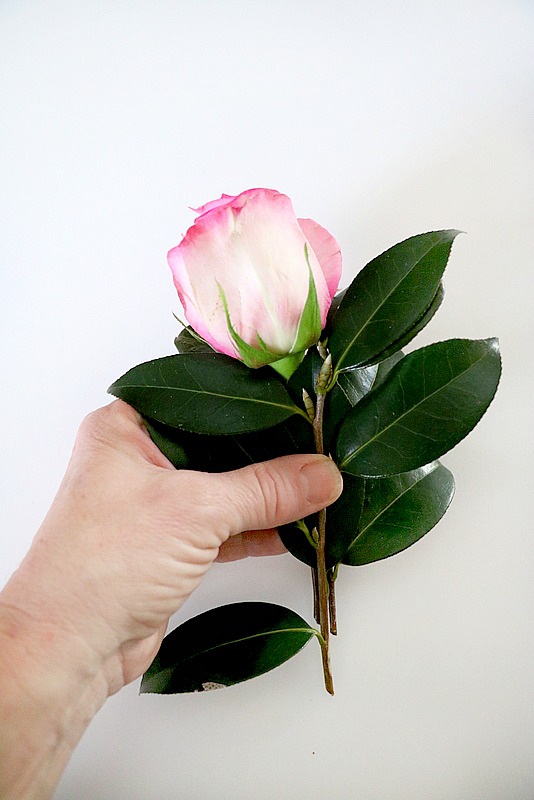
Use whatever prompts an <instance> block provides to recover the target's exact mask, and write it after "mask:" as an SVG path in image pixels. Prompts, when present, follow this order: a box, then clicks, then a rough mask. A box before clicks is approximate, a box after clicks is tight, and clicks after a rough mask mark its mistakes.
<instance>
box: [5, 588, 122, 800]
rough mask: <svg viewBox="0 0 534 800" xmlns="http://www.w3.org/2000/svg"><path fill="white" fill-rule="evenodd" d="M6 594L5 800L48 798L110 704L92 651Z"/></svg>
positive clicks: (8, 592)
mask: <svg viewBox="0 0 534 800" xmlns="http://www.w3.org/2000/svg"><path fill="white" fill-rule="evenodd" d="M11 589H12V584H11V586H10V584H8V587H6V589H4V591H3V592H2V593H0V686H1V687H2V690H1V693H0V731H2V736H1V737H0V765H1V766H0V797H2V798H3V799H4V798H5V800H11V798H17V800H18V798H24V800H26V799H28V800H30V798H36V799H37V798H39V800H41V799H43V800H44V798H47V797H50V796H51V794H52V792H53V790H54V788H55V785H56V783H57V781H58V780H59V777H60V775H61V773H62V771H63V769H64V767H65V765H66V764H67V762H68V760H69V758H70V755H71V753H72V750H73V749H74V747H75V746H76V744H77V742H78V741H79V739H80V738H81V736H82V734H83V732H84V730H85V728H86V727H87V725H88V724H89V722H90V721H91V719H92V717H93V716H94V714H95V713H96V712H97V711H98V709H99V708H100V706H101V705H102V704H103V702H104V700H105V699H106V696H107V682H106V681H105V678H104V670H103V669H102V666H101V664H99V663H98V660H97V658H96V657H95V655H94V653H92V652H91V651H90V649H89V648H88V646H87V645H86V644H85V643H84V642H83V640H81V639H79V637H76V636H74V635H72V634H69V633H68V632H67V631H64V630H61V629H60V628H58V627H57V626H56V625H54V624H53V623H52V622H50V623H47V622H46V621H44V620H43V619H42V618H37V617H36V616H35V615H33V614H31V613H30V612H28V611H27V610H25V609H23V608H21V607H20V605H19V604H18V603H16V602H14V601H13V596H12V590H11Z"/></svg>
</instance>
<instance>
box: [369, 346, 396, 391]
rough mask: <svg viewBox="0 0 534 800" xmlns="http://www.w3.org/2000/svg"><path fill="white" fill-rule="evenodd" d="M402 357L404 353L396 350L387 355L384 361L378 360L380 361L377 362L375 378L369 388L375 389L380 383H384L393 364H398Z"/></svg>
mask: <svg viewBox="0 0 534 800" xmlns="http://www.w3.org/2000/svg"><path fill="white" fill-rule="evenodd" d="M403 358H404V353H403V352H402V350H399V351H398V352H396V353H393V355H392V356H388V358H386V359H385V360H384V361H380V363H379V364H377V366H378V369H377V371H376V375H375V380H374V383H373V385H372V387H371V388H372V389H377V388H378V387H379V386H380V384H381V383H384V381H385V379H386V378H387V376H388V375H389V373H390V372H391V370H392V369H393V367H394V366H395V364H398V363H399V361H400V360H401V359H403Z"/></svg>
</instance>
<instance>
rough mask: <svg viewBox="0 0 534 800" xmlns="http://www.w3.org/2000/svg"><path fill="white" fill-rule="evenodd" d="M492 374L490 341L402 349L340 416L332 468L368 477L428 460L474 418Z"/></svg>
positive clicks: (485, 401) (485, 402) (495, 361)
mask: <svg viewBox="0 0 534 800" xmlns="http://www.w3.org/2000/svg"><path fill="white" fill-rule="evenodd" d="M500 373H501V360H500V355H499V348H498V342H497V340H496V339H487V340H480V341H471V340H469V339H452V340H450V341H447V342H439V343H438V344H432V345H430V346H429V347H424V348H422V349H421V350H416V351H415V352H413V353H410V354H409V355H407V356H405V357H404V358H403V359H402V360H401V361H400V362H399V363H398V364H397V365H396V366H395V367H394V368H393V369H392V370H391V372H390V373H389V375H388V376H387V378H386V379H385V381H384V382H383V383H382V384H381V385H380V386H379V387H378V388H377V389H375V390H373V391H372V392H370V393H369V394H368V395H367V396H366V397H365V398H364V399H363V400H362V401H361V402H360V403H358V405H357V406H355V407H354V408H353V409H352V411H350V412H349V414H348V415H347V416H346V417H345V419H344V421H343V422H342V424H341V426H340V428H339V432H338V439H337V444H336V453H337V463H338V465H339V466H340V468H341V469H342V470H344V471H345V472H350V473H351V474H354V475H368V476H375V477H376V476H383V475H394V474H397V473H400V472H407V471H409V470H412V469H417V468H418V467H421V466H423V465H424V464H429V463H430V462H431V461H435V460H436V459H437V458H439V457H440V456H441V455H443V453H446V452H447V451H448V450H450V449H451V448H452V447H454V446H455V445H456V444H458V442H459V441H460V440H461V439H463V438H464V436H466V435H467V434H468V433H469V432H470V431H471V430H472V428H474V426H475V425H476V424H477V422H478V421H479V420H480V418H481V417H482V415H483V414H484V412H485V411H486V409H487V407H488V406H489V404H490V402H491V400H492V399H493V396H494V394H495V391H496V389H497V385H498V382H499V377H500Z"/></svg>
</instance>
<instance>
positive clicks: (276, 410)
mask: <svg viewBox="0 0 534 800" xmlns="http://www.w3.org/2000/svg"><path fill="white" fill-rule="evenodd" d="M108 391H109V392H110V393H111V394H113V395H115V396H116V397H120V398H121V399H122V400H125V401H126V402H127V403H129V404H130V405H131V406H133V407H134V408H135V409H136V410H137V411H139V413H140V414H143V415H144V416H146V417H149V418H150V419H153V420H156V421H157V422H162V423H164V424H165V425H170V426H171V427H175V428H181V429H184V430H189V431H193V432H194V433H204V434H231V433H245V432H247V431H254V430H261V429H263V428H268V427H270V426H272V425H276V424H278V423H279V422H282V421H283V420H285V419H287V418H288V417H290V416H291V415H292V414H300V415H301V416H303V417H305V418H306V414H305V412H304V411H303V410H302V409H300V408H298V406H296V405H295V404H294V403H293V401H292V400H291V398H290V396H289V394H288V393H287V390H286V388H285V386H284V385H283V384H282V382H281V381H279V380H278V379H277V378H275V377H274V373H273V372H272V371H271V370H269V371H267V370H250V369H248V368H247V367H245V366H244V365H243V364H241V363H240V362H238V361H236V360H235V359H233V358H230V357H229V356H224V355H221V354H220V353H212V354H208V353H189V354H185V355H178V356H166V357H165V358H159V359H156V360H155V361H148V362H146V363H145V364H139V365H138V366H137V367H134V368H133V369H131V370H129V371H128V372H127V373H126V374H125V375H123V376H122V377H121V378H119V379H118V380H117V381H115V383H114V384H113V385H112V386H111V387H110V388H109V390H108Z"/></svg>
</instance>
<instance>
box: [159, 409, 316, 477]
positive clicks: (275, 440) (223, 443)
mask: <svg viewBox="0 0 534 800" xmlns="http://www.w3.org/2000/svg"><path fill="white" fill-rule="evenodd" d="M149 433H150V435H151V437H152V439H153V441H154V442H155V444H156V445H157V446H158V447H159V449H160V450H161V452H162V453H163V454H164V455H165V456H166V457H167V458H168V459H169V461H171V463H172V464H174V466H175V467H177V468H182V467H187V468H188V469H195V470H200V471H201V472H226V471H227V470H231V469H239V468H240V467H245V466H247V465H248V464H253V463H257V462H259V461H267V460H269V459H271V458H277V457H278V456H285V455H291V454H292V453H313V452H314V451H315V446H314V442H313V432H312V427H311V425H310V424H309V422H308V421H307V420H305V419H303V417H301V416H299V415H297V414H295V415H293V416H292V417H289V419H287V420H286V421H285V422H282V423H280V424H279V425H275V426H274V427H272V428H268V429H267V430H264V431H257V432H255V433H242V434H239V435H236V436H204V435H201V434H197V433H190V432H189V431H181V430H178V429H177V428H170V427H169V426H167V425H162V424H161V423H159V422H155V421H152V420H149Z"/></svg>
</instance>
